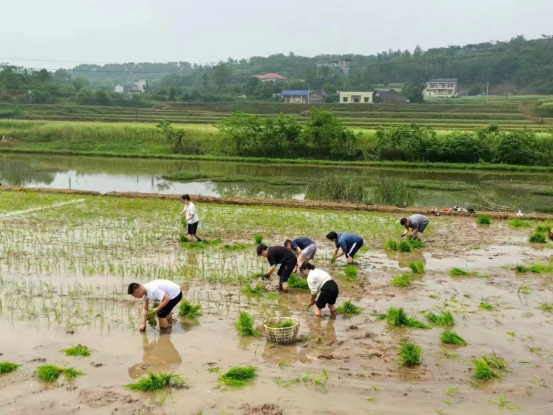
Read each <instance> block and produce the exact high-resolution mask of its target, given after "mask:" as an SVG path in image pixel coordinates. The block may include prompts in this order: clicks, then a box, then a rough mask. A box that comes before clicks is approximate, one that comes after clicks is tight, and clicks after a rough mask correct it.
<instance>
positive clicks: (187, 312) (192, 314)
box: [179, 300, 202, 319]
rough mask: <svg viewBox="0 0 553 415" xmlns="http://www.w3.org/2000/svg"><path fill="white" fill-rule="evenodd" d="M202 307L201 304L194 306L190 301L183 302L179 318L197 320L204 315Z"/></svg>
mask: <svg viewBox="0 0 553 415" xmlns="http://www.w3.org/2000/svg"><path fill="white" fill-rule="evenodd" d="M201 308H202V306H201V304H197V305H192V304H190V303H189V302H188V301H184V300H183V301H181V303H180V308H179V316H181V317H187V318H192V319H194V318H197V317H199V316H201V315H202V313H201V312H200V310H201Z"/></svg>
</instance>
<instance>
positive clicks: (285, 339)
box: [263, 317, 300, 343]
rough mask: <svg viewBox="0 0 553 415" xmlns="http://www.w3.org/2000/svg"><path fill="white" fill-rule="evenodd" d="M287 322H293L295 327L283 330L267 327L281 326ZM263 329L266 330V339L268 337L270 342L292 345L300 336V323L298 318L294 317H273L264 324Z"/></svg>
mask: <svg viewBox="0 0 553 415" xmlns="http://www.w3.org/2000/svg"><path fill="white" fill-rule="evenodd" d="M285 320H290V321H293V322H294V325H293V326H292V327H284V328H282V329H277V328H274V327H269V326H267V323H273V324H279V323H282V322H284V321H285ZM263 327H264V328H265V337H267V340H269V341H270V342H274V343H291V342H293V341H294V340H296V337H297V336H298V331H299V329H300V321H299V320H298V319H297V318H292V317H273V318H269V319H267V320H265V321H264V322H263Z"/></svg>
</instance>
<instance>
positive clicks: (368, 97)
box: [338, 88, 376, 104]
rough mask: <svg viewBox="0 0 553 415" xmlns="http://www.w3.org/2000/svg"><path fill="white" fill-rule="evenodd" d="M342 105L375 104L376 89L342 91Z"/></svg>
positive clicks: (340, 91) (340, 92)
mask: <svg viewBox="0 0 553 415" xmlns="http://www.w3.org/2000/svg"><path fill="white" fill-rule="evenodd" d="M338 92H339V94H340V104H370V103H372V102H374V94H375V92H376V91H375V90H374V89H361V88H356V89H341V90H339V91H338Z"/></svg>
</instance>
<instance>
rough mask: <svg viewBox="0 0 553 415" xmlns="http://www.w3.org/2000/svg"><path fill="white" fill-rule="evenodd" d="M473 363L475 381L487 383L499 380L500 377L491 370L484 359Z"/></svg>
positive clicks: (475, 360)
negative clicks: (491, 380) (486, 381)
mask: <svg viewBox="0 0 553 415" xmlns="http://www.w3.org/2000/svg"><path fill="white" fill-rule="evenodd" d="M472 363H473V364H474V372H473V375H472V376H473V378H474V379H476V380H480V381H485V380H490V379H496V378H499V375H498V374H497V373H495V372H494V371H493V370H492V369H491V368H490V366H489V365H488V362H487V361H486V360H485V359H484V358H482V359H474V360H473V361H472Z"/></svg>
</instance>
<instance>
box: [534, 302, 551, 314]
mask: <svg viewBox="0 0 553 415" xmlns="http://www.w3.org/2000/svg"><path fill="white" fill-rule="evenodd" d="M538 308H539V309H540V310H541V311H542V313H551V312H553V304H552V303H540V306H539V307H538Z"/></svg>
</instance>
